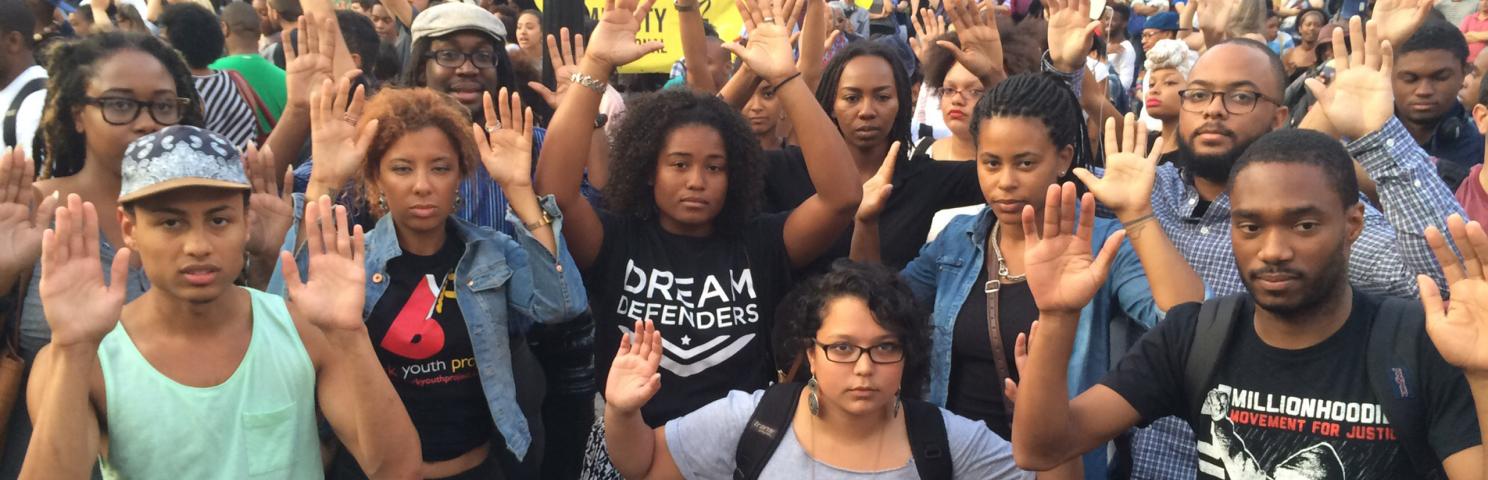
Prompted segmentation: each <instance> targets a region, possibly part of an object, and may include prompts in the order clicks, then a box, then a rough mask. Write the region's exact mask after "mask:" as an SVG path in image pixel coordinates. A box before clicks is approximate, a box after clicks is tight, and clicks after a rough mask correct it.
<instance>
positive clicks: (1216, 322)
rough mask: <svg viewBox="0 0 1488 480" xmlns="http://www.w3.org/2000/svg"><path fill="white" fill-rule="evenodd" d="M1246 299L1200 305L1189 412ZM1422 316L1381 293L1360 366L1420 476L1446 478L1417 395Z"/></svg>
mask: <svg viewBox="0 0 1488 480" xmlns="http://www.w3.org/2000/svg"><path fill="white" fill-rule="evenodd" d="M1250 301H1251V300H1250V297H1249V295H1246V294H1236V295H1230V296H1227V297H1220V298H1214V299H1210V300H1208V301H1205V302H1204V304H1203V306H1202V307H1200V308H1199V321H1198V325H1197V326H1196V328H1195V331H1194V337H1193V344H1192V348H1191V349H1190V350H1189V352H1188V363H1187V364H1186V365H1185V366H1184V375H1183V393H1184V395H1185V396H1187V401H1188V406H1189V410H1190V413H1191V414H1192V415H1194V417H1192V418H1200V413H1199V412H1200V411H1201V409H1202V407H1203V404H1204V397H1205V395H1206V394H1207V392H1206V391H1205V390H1204V388H1205V386H1207V385H1209V383H1210V382H1212V381H1213V380H1214V369H1215V367H1216V366H1217V365H1218V363H1219V359H1220V358H1222V357H1223V356H1224V351H1225V349H1226V348H1227V347H1228V346H1229V343H1230V341H1229V340H1230V336H1231V334H1233V333H1234V331H1235V325H1236V324H1238V323H1240V322H1238V321H1237V320H1238V319H1239V317H1240V312H1241V311H1242V308H1241V307H1242V306H1243V305H1244V304H1245V303H1248V302H1250ZM1425 322H1426V315H1425V312H1424V311H1423V310H1422V308H1421V305H1420V303H1417V302H1412V301H1409V300H1406V299H1402V298H1389V297H1386V298H1384V301H1383V302H1381V303H1380V306H1379V310H1378V311H1376V312H1375V316H1374V325H1373V326H1372V327H1371V328H1370V331H1369V340H1368V343H1369V344H1368V348H1366V353H1365V359H1364V361H1365V369H1366V372H1367V375H1368V376H1369V385H1370V388H1371V389H1373V390H1374V396H1375V398H1376V399H1377V400H1379V403H1380V407H1381V408H1383V409H1384V410H1385V415H1386V416H1387V417H1389V419H1390V426H1391V427H1392V428H1394V429H1395V435H1396V437H1397V438H1399V443H1400V448H1401V449H1402V450H1404V451H1405V454H1406V456H1407V457H1408V459H1409V460H1410V463H1411V465H1412V466H1413V467H1414V468H1415V470H1416V472H1417V473H1419V474H1420V475H1421V478H1429V479H1445V478H1446V474H1445V473H1444V472H1443V471H1442V468H1441V461H1440V460H1438V459H1437V456H1436V453H1435V452H1434V451H1433V450H1432V449H1431V444H1430V443H1429V441H1428V439H1429V438H1430V437H1429V436H1428V433H1429V432H1428V431H1427V427H1428V425H1427V418H1426V402H1425V399H1423V398H1422V397H1421V393H1422V391H1421V382H1420V380H1421V379H1420V371H1421V370H1420V364H1421V362H1420V357H1421V347H1422V342H1429V341H1431V339H1430V338H1429V337H1427V336H1426V334H1425V332H1426V327H1425V325H1426V323H1425Z"/></svg>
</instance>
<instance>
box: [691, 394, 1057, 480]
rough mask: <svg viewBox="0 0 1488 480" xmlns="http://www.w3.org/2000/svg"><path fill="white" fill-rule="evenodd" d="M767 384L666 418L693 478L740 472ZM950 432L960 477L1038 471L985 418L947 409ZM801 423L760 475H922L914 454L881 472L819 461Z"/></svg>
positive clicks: (851, 479)
mask: <svg viewBox="0 0 1488 480" xmlns="http://www.w3.org/2000/svg"><path fill="white" fill-rule="evenodd" d="M763 395H764V390H757V391H755V392H754V393H747V392H741V391H738V390H734V391H731V392H729V394H728V396H726V397H724V398H721V399H718V400H716V401H714V402H713V403H709V404H707V405H705V406H703V408H699V409H697V410H696V411H694V412H692V413H689V414H687V415H683V416H682V417H680V418H676V419H673V420H672V421H669V422H667V424H666V437H667V442H666V443H667V449H668V450H669V451H670V452H671V453H672V459H673V460H674V461H676V463H677V468H678V470H681V471H682V476H683V477H685V478H689V479H712V478H730V477H732V476H733V474H734V452H735V450H736V449H738V445H739V436H740V435H742V434H743V433H744V426H745V424H747V423H749V417H750V415H753V414H754V408H755V406H756V405H758V404H759V401H760V397H761V396H763ZM940 413H941V415H943V416H944V417H945V426H946V436H947V437H949V440H950V446H951V464H952V465H953V471H954V472H955V478H958V479H978V480H980V479H1008V478H1018V479H1032V478H1033V473H1030V472H1024V471H1022V470H1019V469H1018V467H1017V465H1015V464H1014V463H1013V451H1012V446H1011V445H1009V444H1008V442H1007V441H1006V440H1003V439H1002V438H1001V437H998V436H997V434H995V433H992V430H989V429H987V425H986V424H984V423H982V422H977V421H972V420H970V419H967V418H964V417H960V416H957V415H955V414H953V413H951V412H949V411H946V410H945V409H941V410H940ZM794 431H795V429H794V428H791V429H788V430H786V435H785V437H784V438H782V439H781V441H780V447H778V448H776V449H775V454H774V456H772V457H770V462H769V463H767V464H766V465H765V469H764V471H763V472H761V473H760V478H765V479H768V478H803V477H805V476H806V475H807V474H806V473H803V472H811V473H810V476H811V478H815V479H819V480H856V479H865V478H874V479H905V480H912V479H917V478H919V473H918V472H917V471H916V470H915V466H914V460H913V459H911V460H910V461H909V462H908V463H906V464H904V465H903V466H901V467H898V468H894V469H891V470H884V471H878V472H857V471H851V470H846V469H841V468H837V467H833V466H831V465H827V464H825V463H822V462H819V461H817V460H815V459H813V458H811V457H810V456H809V455H807V454H806V451H805V450H804V449H802V448H801V444H800V443H799V442H798V441H797V440H796V435H795V433H794Z"/></svg>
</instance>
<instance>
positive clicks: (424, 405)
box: [367, 230, 495, 461]
mask: <svg viewBox="0 0 1488 480" xmlns="http://www.w3.org/2000/svg"><path fill="white" fill-rule="evenodd" d="M464 252H465V244H464V243H462V242H461V241H460V238H459V237H458V236H456V234H455V232H454V231H453V230H451V231H450V232H449V236H448V237H446V240H445V242H444V246H442V247H440V249H439V251H438V252H435V253H434V254H433V255H429V256H422V255H414V254H412V253H407V252H404V253H403V255H400V256H398V257H396V258H393V259H391V260H388V262H387V280H386V281H387V282H388V286H387V290H386V291H385V292H384V293H383V294H382V297H381V298H380V299H379V300H378V301H377V305H375V306H374V307H373V308H372V313H371V315H369V316H368V317H367V333H368V335H369V336H371V338H372V345H373V347H375V350H376V351H377V360H378V361H379V362H380V363H381V364H382V368H383V370H385V371H386V372H387V375H388V380H390V381H392V384H393V389H394V390H396V391H397V392H398V397H399V398H401V399H402V400H403V405H404V407H405V408H407V409H408V416H409V417H410V418H411V419H412V420H413V426H414V428H415V429H416V430H417V431H418V434H419V439H420V440H421V443H422V446H423V455H424V456H423V458H424V460H427V461H439V460H448V459H451V458H455V457H457V456H459V455H461V454H463V453H465V452H468V451H470V450H471V449H474V448H476V447H478V446H480V445H482V444H484V443H486V442H488V441H490V440H491V438H492V434H493V433H492V432H493V431H494V429H495V425H494V424H493V423H492V420H491V411H490V408H489V407H488V406H487V404H486V396H485V391H484V390H482V389H481V383H480V373H479V371H478V370H477V369H476V365H475V350H474V348H473V346H472V345H471V343H470V331H469V330H468V329H467V328H466V325H465V317H464V316H463V315H461V312H460V304H459V302H458V301H456V294H455V285H454V281H453V277H454V275H455V265H457V264H458V263H459V262H460V257H461V255H463V254H464Z"/></svg>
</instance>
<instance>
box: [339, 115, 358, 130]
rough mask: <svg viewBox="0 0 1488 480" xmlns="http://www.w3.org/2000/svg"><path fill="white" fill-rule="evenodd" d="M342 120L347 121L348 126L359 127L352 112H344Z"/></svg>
mask: <svg viewBox="0 0 1488 480" xmlns="http://www.w3.org/2000/svg"><path fill="white" fill-rule="evenodd" d="M341 120H345V121H346V123H347V124H348V125H351V126H353V127H355V126H357V117H354V116H352V115H351V112H342V113H341Z"/></svg>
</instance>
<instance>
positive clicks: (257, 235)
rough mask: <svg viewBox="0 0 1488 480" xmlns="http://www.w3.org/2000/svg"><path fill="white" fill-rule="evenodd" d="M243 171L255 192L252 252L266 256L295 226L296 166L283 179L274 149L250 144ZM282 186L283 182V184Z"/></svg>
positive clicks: (250, 206) (251, 203)
mask: <svg viewBox="0 0 1488 480" xmlns="http://www.w3.org/2000/svg"><path fill="white" fill-rule="evenodd" d="M243 170H244V171H246V172H248V183H249V184H251V185H252V186H253V193H252V194H250V195H249V196H248V211H249V212H250V213H252V215H251V216H250V217H249V220H250V222H249V224H248V244H247V245H244V249H245V250H247V251H248V253H249V254H250V255H253V256H255V257H258V258H266V257H269V256H271V255H272V254H273V252H275V251H278V250H279V247H280V246H282V245H283V244H284V234H285V233H286V232H289V229H290V227H293V226H294V197H293V196H292V195H293V193H294V188H293V187H294V168H293V167H290V168H285V169H284V176H283V178H282V180H283V182H284V183H282V184H281V183H279V181H280V180H281V179H278V178H274V152H273V151H272V150H270V149H269V147H263V148H258V147H257V146H256V145H251V144H250V145H249V146H248V151H247V152H244V154H243ZM280 185H283V186H282V187H281V186H280Z"/></svg>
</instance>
